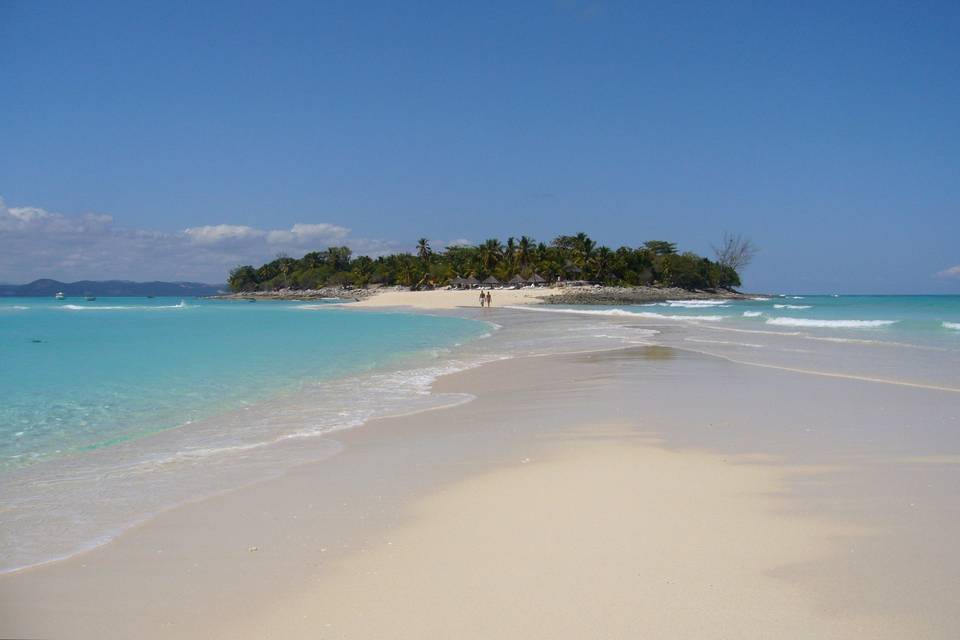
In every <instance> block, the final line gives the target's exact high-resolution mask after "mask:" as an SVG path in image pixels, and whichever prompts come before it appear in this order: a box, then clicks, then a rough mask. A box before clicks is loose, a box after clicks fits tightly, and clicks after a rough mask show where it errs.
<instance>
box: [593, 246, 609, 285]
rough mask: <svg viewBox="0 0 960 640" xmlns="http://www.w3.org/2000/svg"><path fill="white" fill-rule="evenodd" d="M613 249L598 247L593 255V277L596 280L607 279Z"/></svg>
mask: <svg viewBox="0 0 960 640" xmlns="http://www.w3.org/2000/svg"><path fill="white" fill-rule="evenodd" d="M613 255H614V254H613V251H611V250H610V248H609V247H600V248H599V249H597V250H596V252H595V253H594V255H593V260H592V262H593V269H594V274H595V275H594V278H595V279H596V280H597V282H603V281H605V280H606V279H607V275H608V273H609V271H610V266H611V264H612V263H613Z"/></svg>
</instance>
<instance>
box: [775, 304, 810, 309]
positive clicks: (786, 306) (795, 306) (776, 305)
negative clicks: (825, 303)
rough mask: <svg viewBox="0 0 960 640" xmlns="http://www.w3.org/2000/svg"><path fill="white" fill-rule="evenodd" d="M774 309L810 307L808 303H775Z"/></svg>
mask: <svg viewBox="0 0 960 640" xmlns="http://www.w3.org/2000/svg"><path fill="white" fill-rule="evenodd" d="M773 308H774V309H811V308H812V307H811V306H810V305H809V304H775V305H773Z"/></svg>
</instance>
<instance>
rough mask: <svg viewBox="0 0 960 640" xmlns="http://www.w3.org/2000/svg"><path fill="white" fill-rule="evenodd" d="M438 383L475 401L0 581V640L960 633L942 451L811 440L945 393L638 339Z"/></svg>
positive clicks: (952, 516) (394, 422) (398, 423)
mask: <svg viewBox="0 0 960 640" xmlns="http://www.w3.org/2000/svg"><path fill="white" fill-rule="evenodd" d="M505 313H506V312H505ZM514 313H519V312H514ZM679 380H682V382H678V381H679ZM435 391H436V392H437V393H464V392H467V393H470V394H471V395H472V396H474V399H473V400H472V401H471V402H468V403H466V404H459V405H457V406H453V407H449V408H444V409H436V410H431V411H426V412H421V413H415V414H411V415H406V416H400V417H393V418H384V419H379V420H374V421H371V422H370V423H368V424H366V425H364V426H362V427H360V428H356V429H352V430H349V431H344V432H341V433H338V434H335V436H331V437H335V438H336V439H337V440H338V441H339V442H341V443H342V444H343V445H344V450H343V452H342V453H341V454H339V455H337V456H335V457H333V458H331V459H329V460H324V461H322V462H318V463H312V464H307V465H303V466H300V467H298V468H296V469H294V470H293V471H291V472H289V473H287V474H285V475H284V476H282V477H280V478H276V479H273V480H269V481H266V482H262V483H259V484H256V485H253V486H249V487H245V488H241V489H238V490H235V491H232V492H229V493H226V494H223V495H220V496H215V497H212V498H207V499H204V500H200V501H197V502H193V503H190V504H186V505H183V506H180V507H177V508H174V509H172V510H169V511H167V512H165V513H162V514H159V515H158V516H157V517H155V518H153V519H151V520H150V521H148V522H146V523H144V524H143V525H141V526H139V527H137V528H135V529H133V530H131V531H128V532H127V533H125V534H123V535H121V536H120V537H119V538H118V539H116V540H115V541H113V542H111V543H109V544H107V545H104V546H101V547H98V548H96V549H94V550H92V551H89V552H87V553H84V554H81V555H78V556H75V557H73V558H70V559H68V560H65V561H62V562H56V563H52V564H49V565H45V566H40V567H35V568H32V569H28V570H24V571H20V572H17V573H13V574H7V575H4V576H0V598H2V601H3V603H4V605H3V606H4V616H3V617H2V619H0V635H3V636H9V637H47V638H60V637H71V638H126V637H140V638H161V637H163V638H169V637H179V638H194V637H195V638H262V637H283V638H307V637H311V638H314V637H324V638H383V637H393V638H424V637H462V638H489V637H501V638H582V637H637V636H651V637H675V638H731V637H736V638H765V637H776V638H809V637H817V638H864V637H870V638H903V637H924V638H949V637H953V632H954V631H955V630H956V629H957V628H958V627H957V624H958V622H960V613H958V610H957V609H956V608H955V607H952V606H951V604H950V603H951V602H953V596H952V594H955V593H956V592H957V591H956V587H957V585H956V575H957V573H956V572H955V571H954V570H953V569H955V568H956V567H958V566H960V565H958V554H957V553H956V551H955V550H953V548H952V547H950V546H949V545H947V544H946V543H945V537H949V536H950V535H952V534H951V532H957V531H960V526H958V524H960V523H958V517H957V513H956V512H955V509H953V510H951V507H950V505H951V504H952V495H953V494H952V493H951V492H950V491H949V490H948V488H949V486H951V484H950V483H952V482H955V479H956V473H955V465H953V464H952V463H950V462H949V460H953V458H949V459H948V462H944V458H943V456H942V455H941V456H936V455H932V454H930V453H928V452H923V451H916V452H915V453H916V455H913V456H911V457H909V458H904V457H902V456H896V457H893V458H891V456H890V455H888V454H883V455H882V454H881V452H880V451H879V449H883V448H884V447H877V449H878V451H876V452H874V453H869V452H868V451H866V450H864V449H863V447H862V446H861V445H860V444H859V440H858V439H857V438H851V439H849V440H848V439H847V436H846V434H845V433H844V432H843V431H842V430H841V431H839V432H838V433H837V436H836V437H835V438H833V439H831V440H830V441H829V444H825V443H824V442H815V441H813V440H811V439H810V435H809V434H810V433H811V432H810V431H809V430H810V429H812V430H813V432H814V433H816V432H817V431H818V429H820V428H822V427H824V426H825V425H828V424H831V422H834V421H836V420H844V419H846V417H847V416H848V415H849V416H854V415H855V416H859V420H860V421H861V422H860V423H859V424H863V425H868V424H875V425H880V428H881V430H882V429H886V428H887V427H886V426H885V425H886V424H887V422H885V421H889V424H893V425H896V424H900V423H901V422H903V421H904V420H906V419H907V416H909V415H911V414H912V413H913V414H915V412H916V411H923V407H924V406H929V405H930V404H931V403H930V401H931V399H932V400H934V401H935V403H937V406H939V407H940V409H943V408H951V407H952V409H953V410H956V409H958V408H960V407H958V405H957V402H958V399H957V398H954V397H953V396H954V395H956V394H943V393H939V394H938V392H935V391H932V390H923V389H912V388H906V387H904V388H895V389H892V390H891V389H887V388H884V387H883V386H882V385H872V384H869V383H864V382H860V381H853V380H849V381H848V380H833V379H827V378H822V377H818V376H807V375H802V374H798V373H793V372H786V371H780V372H770V371H767V370H763V369H760V368H755V367H748V366H743V365H738V364H736V363H732V362H729V361H725V360H722V359H717V358H712V357H709V356H704V355H699V354H695V353H690V352H684V351H678V350H674V349H669V348H663V347H642V346H641V347H635V348H631V349H622V350H617V351H606V352H596V353H585V354H583V353H582V354H569V355H555V356H547V357H523V358H516V359H512V360H501V361H497V362H493V363H490V364H487V365H484V366H482V367H479V368H475V369H471V370H468V371H464V372H461V373H457V374H454V375H451V376H447V377H444V378H441V379H440V380H439V381H438V382H437V383H436V385H435ZM691 394H693V395H695V396H696V397H697V398H698V401H697V402H696V403H695V404H694V405H690V404H689V403H685V402H684V398H687V397H690V395H691ZM757 394H761V395H757ZM809 397H817V398H819V402H818V403H817V404H815V405H811V404H810V403H809V402H807V401H806V398H809ZM758 398H763V400H762V401H760V400H758ZM881 398H885V399H886V400H887V401H890V402H892V404H887V405H884V404H883V402H882V401H881ZM870 403H875V408H870ZM770 406H777V407H778V411H777V412H775V413H772V412H771V411H770V410H769V407H770ZM885 406H886V408H885ZM891 408H895V410H894V411H892V412H891V411H889V410H888V409H891ZM929 418H930V419H934V416H933V415H932V414H930V415H929ZM795 419H800V420H802V422H803V424H805V425H806V427H805V429H797V428H795V427H794V426H792V425H793V424H794V420H795ZM903 448H904V447H901V449H903ZM907 448H909V447H907ZM907 505H910V506H907ZM915 505H919V506H915Z"/></svg>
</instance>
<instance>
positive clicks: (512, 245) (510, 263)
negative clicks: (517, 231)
mask: <svg viewBox="0 0 960 640" xmlns="http://www.w3.org/2000/svg"><path fill="white" fill-rule="evenodd" d="M516 257H517V241H516V240H514V239H513V236H511V237H509V238H507V248H506V250H505V251H504V252H503V258H504V260H506V261H507V270H508V271H513V270H514V267H515V266H516V264H515V263H516Z"/></svg>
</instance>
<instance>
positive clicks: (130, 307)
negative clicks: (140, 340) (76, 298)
mask: <svg viewBox="0 0 960 640" xmlns="http://www.w3.org/2000/svg"><path fill="white" fill-rule="evenodd" d="M56 308H57V309H66V310H67V311H121V310H123V311H153V310H159V309H186V308H187V303H186V302H185V301H183V300H181V301H180V302H178V303H177V304H164V305H144V306H135V305H128V306H122V305H89V306H84V305H79V304H62V305H59V306H57V307H56Z"/></svg>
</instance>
